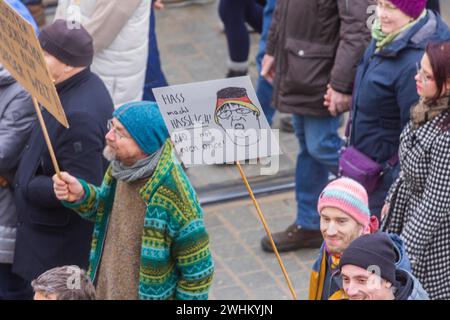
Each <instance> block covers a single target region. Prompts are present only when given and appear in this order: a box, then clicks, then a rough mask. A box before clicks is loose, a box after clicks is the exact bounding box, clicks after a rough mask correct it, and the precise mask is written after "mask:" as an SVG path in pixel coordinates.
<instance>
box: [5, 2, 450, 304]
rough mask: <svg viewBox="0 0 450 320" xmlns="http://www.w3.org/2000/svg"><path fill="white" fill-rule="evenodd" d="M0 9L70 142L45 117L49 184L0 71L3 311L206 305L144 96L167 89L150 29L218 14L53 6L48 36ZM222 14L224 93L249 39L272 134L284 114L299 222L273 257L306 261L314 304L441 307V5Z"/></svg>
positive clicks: (204, 252) (41, 155)
mask: <svg viewBox="0 0 450 320" xmlns="http://www.w3.org/2000/svg"><path fill="white" fill-rule="evenodd" d="M5 1H6V2H7V3H8V4H10V5H11V6H12V7H13V8H14V9H15V10H16V11H17V12H18V13H19V14H20V15H22V17H23V18H24V19H26V20H27V21H29V22H30V23H31V24H32V25H33V26H34V28H35V30H36V35H37V36H38V39H39V43H40V45H41V47H42V49H43V52H44V56H45V61H46V63H47V66H48V70H49V73H50V75H51V77H52V78H53V80H54V83H55V86H56V89H57V93H58V95H59V98H60V100H61V104H62V106H63V108H64V110H65V113H66V116H67V119H68V121H69V123H70V128H69V129H65V128H64V127H63V126H62V125H61V124H59V123H58V122H57V120H56V119H54V118H53V117H52V116H51V115H50V114H49V113H48V112H47V111H45V110H43V117H44V120H45V123H46V124H47V128H48V134H49V136H50V139H51V141H52V142H53V145H54V150H55V155H56V158H57V159H58V162H59V165H60V167H61V172H60V173H56V172H55V169H54V167H53V162H52V159H51V155H50V153H49V151H48V150H47V147H46V144H45V141H44V139H43V132H42V128H41V127H40V125H39V124H38V122H37V121H36V115H35V111H34V107H33V103H32V100H31V97H30V95H29V93H27V92H26V91H25V90H24V89H23V88H22V87H21V85H20V84H19V83H18V82H17V81H16V80H15V79H14V78H13V77H12V76H11V74H10V73H9V72H8V71H7V70H6V69H5V68H4V67H3V66H2V65H0V299H32V298H34V299H36V300H42V299H46V300H65V299H72V300H73V299H75V300H79V299H85V300H94V299H111V300H121V299H129V300H135V299H142V300H146V299H158V300H166V299H181V300H202V299H208V292H209V290H210V288H211V285H212V282H213V276H214V262H213V257H212V255H211V252H210V249H209V237H208V233H207V231H206V229H205V225H204V221H203V210H202V208H201V206H200V203H199V201H198V197H197V195H196V192H195V190H194V188H193V186H192V185H191V183H190V181H189V178H188V176H187V175H186V173H185V171H184V169H183V167H182V166H181V165H180V163H179V162H178V160H177V158H176V155H175V151H174V149H173V145H172V143H171V141H170V138H169V133H168V131H167V128H166V126H165V124H164V121H163V118H162V116H161V113H160V111H159V108H158V105H157V104H156V103H155V102H154V100H155V98H154V96H153V93H152V91H151V89H152V88H155V87H161V86H166V85H167V80H166V78H165V76H164V74H163V72H162V68H161V62H160V56H159V52H158V46H157V39H156V32H155V14H154V10H155V9H161V8H163V7H164V6H174V7H177V6H178V7H181V6H184V5H189V4H205V3H211V2H213V1H211V0H165V1H164V0H157V1H151V0H133V1H112V0H89V1H87V0H79V1H72V0H59V1H58V2H57V10H56V16H55V20H54V21H52V22H50V21H47V22H46V21H45V15H44V11H43V4H42V1H38V0H31V1H25V0H24V1H19V0H5ZM74 6H76V7H77V8H78V11H77V12H76V14H74V11H73V10H72V9H73V7H74ZM370 8H376V12H375V13H372V11H371V10H370ZM218 14H219V16H220V19H221V20H222V22H223V26H224V31H225V35H226V43H227V46H228V49H229V61H228V64H227V67H228V73H227V74H226V77H230V78H232V77H236V76H242V75H246V74H247V73H248V69H249V62H248V61H249V59H250V58H251V57H249V47H250V38H249V32H253V31H254V32H257V33H260V34H261V37H260V43H259V51H258V55H257V57H256V61H257V66H258V70H259V73H260V76H259V78H258V80H257V95H258V98H259V100H260V102H261V106H262V109H263V111H264V113H265V115H266V118H267V119H268V122H269V124H272V121H273V117H274V113H275V110H278V111H280V112H282V113H287V114H292V126H293V128H294V130H295V136H296V137H297V139H298V142H299V145H300V151H299V154H298V157H297V165H296V173H295V183H296V189H295V194H296V202H297V217H296V220H295V221H294V222H293V224H292V225H290V226H289V227H288V228H287V229H286V230H284V231H282V232H278V233H274V234H273V239H274V242H275V245H276V247H277V248H278V250H279V251H281V252H285V251H291V250H298V249H302V248H320V251H319V255H318V258H317V261H316V262H315V263H314V265H313V266H312V271H311V276H310V291H309V299H311V300H328V299H331V300H340V299H349V300H359V299H368V300H427V299H433V300H434V299H450V200H449V199H450V197H449V194H450V29H449V26H448V24H447V23H446V22H444V20H443V19H442V18H441V16H440V13H439V2H438V1H432V0H428V1H427V0H357V1H348V0H336V1H315V0H297V1H292V0H278V1H277V0H267V1H259V0H220V2H219V3H218ZM371 14H373V16H371ZM76 18H77V19H76ZM74 20H76V22H78V23H79V26H78V27H76V28H74V27H73V23H74ZM248 26H251V28H252V29H253V31H249V29H248ZM347 112H348V113H349V120H348V123H347V125H346V130H345V131H346V133H345V137H341V136H340V135H339V133H338V128H339V127H340V125H341V120H342V117H343V114H344V113H347ZM330 176H333V177H337V178H335V179H333V180H332V181H330ZM261 246H262V249H263V250H265V251H268V252H272V250H273V248H272V245H271V243H270V241H269V238H268V237H267V236H266V237H264V238H263V239H262V240H261Z"/></svg>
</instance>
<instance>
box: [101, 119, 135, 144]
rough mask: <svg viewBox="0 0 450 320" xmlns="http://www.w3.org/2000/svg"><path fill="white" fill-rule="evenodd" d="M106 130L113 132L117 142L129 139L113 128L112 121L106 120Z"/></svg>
mask: <svg viewBox="0 0 450 320" xmlns="http://www.w3.org/2000/svg"><path fill="white" fill-rule="evenodd" d="M106 128H107V129H108V131H111V130H112V131H113V132H114V135H115V136H116V138H118V139H119V140H122V139H130V138H129V137H127V136H125V135H123V134H121V133H120V132H119V131H118V130H117V128H116V127H115V126H114V122H113V119H109V120H108V123H107V126H106Z"/></svg>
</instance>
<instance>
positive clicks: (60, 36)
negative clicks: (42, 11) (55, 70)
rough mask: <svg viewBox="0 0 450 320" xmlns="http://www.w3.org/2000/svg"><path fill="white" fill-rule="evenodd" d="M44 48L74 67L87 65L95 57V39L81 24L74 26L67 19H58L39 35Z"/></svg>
mask: <svg viewBox="0 0 450 320" xmlns="http://www.w3.org/2000/svg"><path fill="white" fill-rule="evenodd" d="M39 42H40V44H41V47H42V49H44V51H46V52H48V53H49V54H51V55H52V56H54V57H55V58H57V59H58V60H59V61H61V62H63V63H65V64H67V65H69V66H72V67H87V66H90V65H91V64H92V60H93V58H94V46H93V40H92V37H91V35H90V34H89V32H87V31H86V29H85V28H84V27H83V26H82V25H81V24H80V25H77V26H76V27H74V26H73V25H72V24H70V23H68V22H67V21H65V20H56V21H55V22H54V23H52V24H51V25H49V26H46V27H45V28H43V29H42V31H41V33H40V35H39Z"/></svg>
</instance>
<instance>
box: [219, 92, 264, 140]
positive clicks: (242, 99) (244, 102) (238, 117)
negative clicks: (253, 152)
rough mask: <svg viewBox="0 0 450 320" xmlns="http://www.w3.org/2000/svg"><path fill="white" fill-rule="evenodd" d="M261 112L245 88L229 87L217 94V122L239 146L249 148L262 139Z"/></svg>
mask: <svg viewBox="0 0 450 320" xmlns="http://www.w3.org/2000/svg"><path fill="white" fill-rule="evenodd" d="M260 115H261V111H260V110H259V109H258V107H256V106H255V105H254V104H253V102H252V101H251V100H250V99H249V98H248V96H247V90H246V89H245V88H236V87H229V88H225V89H222V90H220V91H218V92H217V104H216V111H215V113H214V119H215V122H216V123H217V124H218V125H219V126H220V127H221V128H222V129H223V130H224V131H225V133H226V135H227V136H228V137H229V138H230V140H231V141H232V142H233V143H234V144H235V145H238V146H249V145H254V144H256V143H258V142H259V140H260V138H261V122H260Z"/></svg>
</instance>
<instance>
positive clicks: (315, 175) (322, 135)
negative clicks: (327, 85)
mask: <svg viewBox="0 0 450 320" xmlns="http://www.w3.org/2000/svg"><path fill="white" fill-rule="evenodd" d="M292 124H293V126H294V129H295V135H296V136H297V139H298V141H299V143H300V153H299V154H298V157H297V168H296V174H295V192H296V198H297V224H298V225H300V226H301V227H302V228H304V229H309V230H318V229H319V228H320V217H319V214H318V212H317V200H318V198H319V195H320V193H321V192H322V190H323V189H324V188H325V186H326V185H327V184H328V174H329V172H332V173H334V174H337V173H338V166H339V150H340V149H341V147H342V145H343V141H342V139H341V138H340V137H339V135H338V133H337V130H338V128H339V117H309V116H299V115H294V116H293V120H292Z"/></svg>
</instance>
